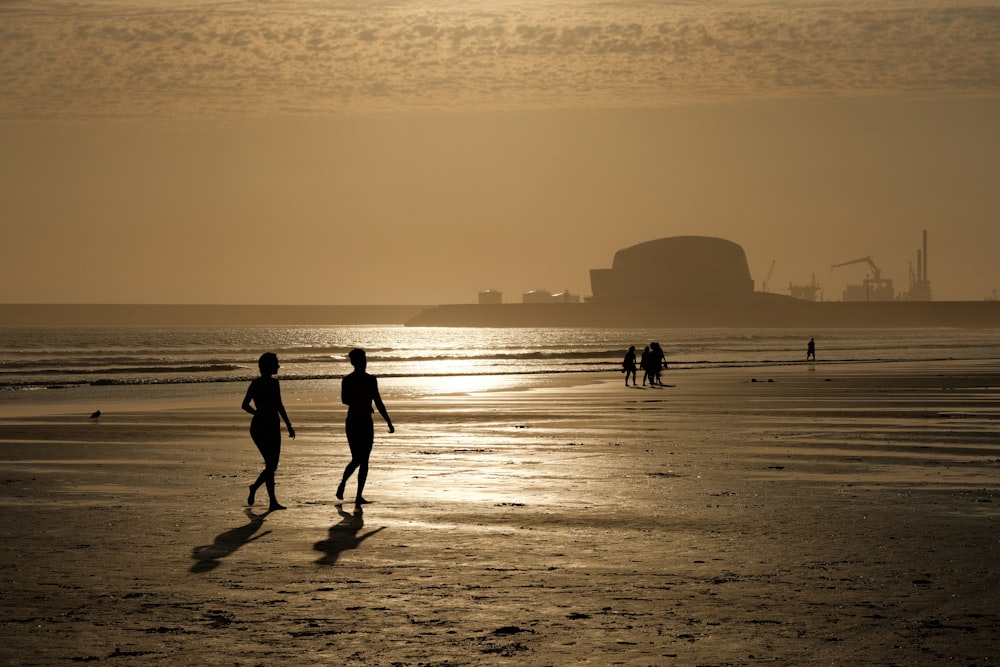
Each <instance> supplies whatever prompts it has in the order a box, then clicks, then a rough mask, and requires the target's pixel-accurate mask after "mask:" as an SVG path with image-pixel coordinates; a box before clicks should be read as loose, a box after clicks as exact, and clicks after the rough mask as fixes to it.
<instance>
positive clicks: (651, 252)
mask: <svg viewBox="0 0 1000 667" xmlns="http://www.w3.org/2000/svg"><path fill="white" fill-rule="evenodd" d="M590 288H591V291H592V292H593V301H595V302H613V301H634V300H643V301H648V300H671V301H672V300H677V299H688V298H696V299H704V298H725V299H731V298H737V299H739V298H748V297H751V296H752V295H753V293H754V284H753V278H751V277H750V266H749V264H748V263H747V257H746V253H744V252H743V248H742V247H741V246H739V245H738V244H736V243H733V242H732V241H727V240H725V239H720V238H713V237H709V236H671V237H668V238H662V239H656V240H654V241H646V242H645V243H640V244H638V245H634V246H632V247H630V248H625V249H623V250H619V251H618V252H616V253H615V256H614V261H613V262H612V265H611V268H610V269H591V270H590Z"/></svg>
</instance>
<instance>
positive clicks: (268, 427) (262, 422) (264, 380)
mask: <svg viewBox="0 0 1000 667" xmlns="http://www.w3.org/2000/svg"><path fill="white" fill-rule="evenodd" d="M347 356H348V358H349V359H350V360H351V365H352V366H353V367H354V370H353V371H352V372H351V373H349V374H348V375H345V376H344V378H343V380H341V384H340V400H341V402H343V403H344V405H346V406H347V420H346V421H345V424H344V425H345V430H346V432H347V444H348V446H349V447H350V450H351V461H350V463H348V464H347V467H346V468H344V474H343V475H342V477H341V480H340V484H339V485H338V486H337V493H336V495H337V499H338V500H343V499H344V491H345V487H346V485H347V481H348V480H349V479H350V477H351V475H353V474H354V472H355V471H357V472H358V484H357V494H356V496H355V499H354V502H355V504H356V505H362V504H365V503H367V502H368V501H367V500H366V499H365V497H364V496H363V495H362V493H363V491H364V489H365V482H366V481H367V479H368V459H369V457H370V456H371V452H372V446H373V445H374V442H375V426H374V423H373V421H372V414H373V413H374V412H375V410H378V413H379V414H380V415H382V418H383V419H385V423H386V424H387V425H388V427H389V433H394V432H395V428H394V427H393V425H392V420H391V419H390V418H389V413H388V412H387V411H386V409H385V404H384V403H383V402H382V396H381V395H380V394H379V390H378V380H377V379H376V377H375V376H374V375H371V374H369V373H367V372H366V369H367V366H368V358H367V356H366V354H365V351H364V350H362V349H357V348H356V349H353V350H351V352H350V353H349V354H348V355H347ZM257 365H258V367H259V368H260V377H258V378H256V379H254V380H253V381H252V382H251V383H250V386H249V387H248V388H247V393H246V396H245V397H244V398H243V406H242V407H243V409H244V410H246V411H247V412H249V413H250V414H251V415H253V418H252V419H251V420H250V437H251V439H252V440H253V442H254V444H255V445H256V446H257V450H258V451H259V452H260V454H261V456H262V457H263V458H264V469H263V470H262V471H261V472H260V474H259V475H258V476H257V479H256V480H255V481H254V483H253V484H251V485H250V494H249V495H248V496H247V504H248V505H251V506H252V505H253V504H254V502H255V501H256V495H257V491H258V490H259V489H260V487H261V486H262V485H263V486H264V488H265V489H267V496H268V499H269V501H270V502H269V504H268V510H269V511H275V510H283V509H285V506H284V505H282V504H281V503H279V502H278V499H277V496H276V495H275V488H274V473H275V471H277V469H278V460H279V459H280V457H281V421H284V422H285V428H286V429H287V430H288V437H289V438H291V439H292V440H294V439H295V429H294V428H293V427H292V422H291V420H289V418H288V413H287V412H286V411H285V406H284V404H283V403H282V401H281V387H280V385H279V384H278V380H277V379H276V378H275V377H274V375H275V374H276V373H277V372H278V369H279V368H280V364H279V363H278V356H277V355H276V354H274V353H273V352H265V353H264V354H262V355H261V356H260V359H259V360H258V362H257ZM373 404H374V406H375V408H374V409H373V408H372V405H373Z"/></svg>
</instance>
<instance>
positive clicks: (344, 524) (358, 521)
mask: <svg viewBox="0 0 1000 667" xmlns="http://www.w3.org/2000/svg"><path fill="white" fill-rule="evenodd" d="M337 514H339V515H340V517H341V521H340V523H337V524H334V525H332V526H330V536H329V537H328V538H327V539H325V540H323V541H321V542H317V543H316V544H314V545H313V549H315V550H316V551H322V552H323V556H321V557H320V558H319V559H317V561H316V562H317V563H318V564H320V565H333V564H334V563H336V562H337V558H339V557H340V554H341V552H343V551H347V550H348V549H357V548H358V547H359V546H361V543H362V542H364V541H365V540H366V539H368V538H369V537H371V536H372V535H374V534H375V533H377V532H379V531H380V530H384V529H385V526H382V527H381V528H376V529H375V530H372V531H369V532H367V533H365V534H364V535H358V533H359V532H360V531H361V529H362V528H363V527H364V525H365V521H364V511H363V510H362V509H361V505H356V506H355V508H354V514H351V513H350V512H345V511H344V506H343V505H337Z"/></svg>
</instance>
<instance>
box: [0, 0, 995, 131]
mask: <svg viewBox="0 0 1000 667" xmlns="http://www.w3.org/2000/svg"><path fill="white" fill-rule="evenodd" d="M899 92H906V93H914V92H916V93H923V94H941V95H950V94H956V93H961V94H984V93H985V94H997V93H1000V6H996V3H995V2H993V1H992V0H981V1H979V2H965V3H939V4H935V5H931V4H930V3H928V2H912V3H885V4H880V5H879V6H877V7H873V6H872V5H871V4H870V3H860V2H854V0H851V1H850V2H840V3H837V2H834V3H823V4H820V3H809V2H802V1H801V0H800V1H799V2H797V3H795V4H788V5H785V4H783V3H781V2H769V3H763V2H761V3H759V4H754V3H749V2H739V3H730V4H726V3H724V2H721V3H715V4H712V5H711V6H710V7H708V8H706V7H704V6H701V3H699V4H698V5H692V4H685V3H662V2H640V1H630V0H623V1H622V2H615V3H606V2H596V1H594V0H566V1H564V2H559V3H555V2H551V1H550V2H546V1H544V0H538V1H536V2H522V1H520V0H518V1H511V0H508V1H501V2H496V3H487V2H463V3H456V2H450V3H444V2H429V3H428V2H385V3H375V2H361V1H355V2H316V1H306V0H300V1H299V2H282V3H267V2H231V3H216V4H212V3H209V4H199V5H187V6H180V7H177V6H174V7H172V8H169V9H164V8H161V7H160V6H159V4H158V3H148V2H142V0H132V1H128V0H123V1H121V2H105V3H94V4H76V3H66V4H64V3H60V2H31V3H27V2H24V3H19V2H4V3H2V4H0V118H7V119H15V118H76V117H146V116H181V117H189V116H208V117H215V116H232V115H264V116H267V115H276V114H288V113H317V114H326V113H335V114H340V113H365V112H379V111H398V110H403V109H415V110H431V109H450V108H457V109H490V108H539V107H542V108H544V107H588V106H597V107H607V106H656V105H662V104H670V103H674V102H677V101H688V100H701V99H713V98H719V97H726V96H777V95H786V96H800V95H814V94H824V95H872V94H886V93H899Z"/></svg>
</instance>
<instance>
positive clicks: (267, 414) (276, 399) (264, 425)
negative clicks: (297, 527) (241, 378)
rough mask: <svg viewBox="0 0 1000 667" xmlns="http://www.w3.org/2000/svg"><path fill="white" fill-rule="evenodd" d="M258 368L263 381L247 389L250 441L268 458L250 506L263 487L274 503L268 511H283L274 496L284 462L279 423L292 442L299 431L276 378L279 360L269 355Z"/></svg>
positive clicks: (249, 498)
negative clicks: (261, 486) (277, 476)
mask: <svg viewBox="0 0 1000 667" xmlns="http://www.w3.org/2000/svg"><path fill="white" fill-rule="evenodd" d="M257 366H258V367H259V368H260V377H259V378H256V379H255V380H253V381H252V382H251V383H250V386H249V387H247V393H246V396H244V397H243V409H244V410H246V411H247V412H249V413H250V414H252V415H253V419H251V420H250V437H251V438H252V439H253V444H255V445H257V451H259V452H260V455H261V456H263V457H264V469H263V470H262V471H261V473H260V474H259V475H258V476H257V480H256V481H255V482H254V483H253V484H251V485H250V495H249V496H247V505H253V503H254V499H255V498H254V496H255V495H256V494H257V489H259V488H260V485H261V484H263V485H264V486H265V487H266V488H267V496H268V498H269V499H270V501H271V502H270V504H269V505H268V510H272V511H273V510H283V509H285V507H284V506H283V505H282V504H281V503H279V502H278V499H277V497H275V495H274V473H275V471H276V470H277V469H278V459H279V458H281V422H280V421H279V419H282V420H284V422H285V426H286V427H287V428H288V437H289V438H291V439H292V440H294V439H295V429H294V428H292V422H290V421H289V420H288V414H287V413H286V412H285V406H284V404H283V403H282V402H281V387H280V386H279V385H278V381H277V380H276V379H275V378H274V377H272V376H273V375H274V374H275V373H277V372H278V368H280V364H278V356H277V355H276V354H274V353H273V352H265V353H264V354H262V355H260V359H258V360H257ZM251 404H252V405H251Z"/></svg>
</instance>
